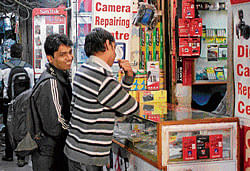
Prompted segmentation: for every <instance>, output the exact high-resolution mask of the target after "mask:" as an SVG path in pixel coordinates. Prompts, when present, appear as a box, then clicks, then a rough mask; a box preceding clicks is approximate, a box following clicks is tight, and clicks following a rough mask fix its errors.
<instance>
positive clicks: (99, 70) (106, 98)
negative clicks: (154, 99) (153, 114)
mask: <svg viewBox="0 0 250 171" xmlns="http://www.w3.org/2000/svg"><path fill="white" fill-rule="evenodd" d="M84 50H85V52H86V55H87V56H88V57H89V60H88V62H87V63H86V64H83V65H82V66H81V67H80V68H79V69H78V71H77V72H76V74H75V78H74V81H73V98H72V103H71V114H72V117H71V119H70V128H69V134H68V136H67V139H66V146H65V148H64V153H65V154H66V156H67V157H68V159H69V170H70V171H73V170H87V171H90V170H91V171H99V170H102V166H104V165H106V164H108V159H109V154H110V148H111V144H112V136H113V128H114V122H115V116H124V115H132V114H136V113H137V112H138V111H139V104H138V103H137V102H136V100H135V99H134V98H133V97H131V96H130V95H129V94H128V90H129V89H130V87H131V85H132V83H133V80H134V73H133V71H132V68H131V66H130V64H129V62H128V61H127V60H119V66H120V68H121V69H122V70H123V71H124V72H125V76H124V78H123V79H122V83H119V82H117V81H116V80H115V78H114V77H113V75H112V70H111V68H110V67H111V66H112V65H113V63H114V60H115V39H114V37H113V36H112V34H111V33H109V32H108V31H106V30H104V29H101V28H96V29H93V30H92V31H91V32H90V33H89V34H88V35H87V36H86V39H85V46H84Z"/></svg>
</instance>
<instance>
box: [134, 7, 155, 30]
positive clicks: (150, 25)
mask: <svg viewBox="0 0 250 171" xmlns="http://www.w3.org/2000/svg"><path fill="white" fill-rule="evenodd" d="M157 22H158V16H157V14H156V8H155V7H154V5H151V4H147V3H139V10H138V12H137V14H136V15H135V17H134V19H133V24H134V25H136V26H139V25H145V26H146V27H147V29H148V30H153V29H154V28H155V26H156V25H157Z"/></svg>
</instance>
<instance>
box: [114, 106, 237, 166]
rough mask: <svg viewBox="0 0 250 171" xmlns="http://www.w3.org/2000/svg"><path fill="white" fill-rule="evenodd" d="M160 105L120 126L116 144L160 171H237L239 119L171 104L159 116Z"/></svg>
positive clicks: (147, 108) (116, 127) (143, 110)
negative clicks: (183, 170)
mask: <svg viewBox="0 0 250 171" xmlns="http://www.w3.org/2000/svg"><path fill="white" fill-rule="evenodd" d="M145 105H151V107H149V106H146V107H145ZM157 105H159V104H157V103H154V104H152V103H149V104H141V107H140V109H141V110H140V114H139V115H138V116H131V117H128V118H127V119H126V120H124V121H120V122H117V123H116V124H115V132H114V143H115V144H117V145H118V146H119V147H120V148H122V149H125V150H126V151H127V152H128V153H131V154H133V155H135V156H137V157H138V158H141V159H142V160H143V161H144V162H145V163H149V164H150V165H152V166H154V167H156V168H157V169H158V170H176V169H177V170H178V169H184V168H192V170H193V169H194V170H199V169H201V168H203V167H204V165H206V167H205V169H203V170H208V169H215V170H216V169H217V170H222V169H225V168H230V169H229V170H237V167H238V166H239V165H238V164H239V163H238V162H239V159H238V156H237V154H238V152H239V151H238V148H237V147H238V144H239V139H238V135H239V132H238V119H237V118H226V117H222V116H219V117H215V115H213V114H210V113H207V112H203V111H199V110H194V109H190V108H185V107H181V106H175V105H170V104H165V108H166V111H160V112H159V113H158V114H156V113H157V112H156V109H157V108H159V106H158V107H157ZM160 105H163V104H162V103H161V104H160ZM153 112H155V113H154V114H152V113H153ZM156 118H158V119H156ZM117 148H118V147H117ZM114 151H117V150H114ZM129 164H131V165H133V163H129ZM129 167H133V166H129ZM138 167H140V166H137V168H138Z"/></svg>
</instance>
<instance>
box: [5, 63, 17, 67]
mask: <svg viewBox="0 0 250 171" xmlns="http://www.w3.org/2000/svg"><path fill="white" fill-rule="evenodd" d="M5 65H7V66H8V67H9V68H14V67H15V65H14V64H12V63H11V62H7V63H5Z"/></svg>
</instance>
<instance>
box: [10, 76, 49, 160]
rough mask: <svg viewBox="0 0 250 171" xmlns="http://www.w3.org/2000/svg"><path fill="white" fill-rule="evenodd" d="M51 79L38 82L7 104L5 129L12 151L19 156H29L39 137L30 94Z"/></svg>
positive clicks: (37, 123) (34, 148) (35, 147)
mask: <svg viewBox="0 0 250 171" xmlns="http://www.w3.org/2000/svg"><path fill="white" fill-rule="evenodd" d="M49 78H52V76H48V77H46V78H43V79H41V80H39V81H38V82H37V83H36V85H35V86H34V87H33V88H30V89H28V90H26V91H24V92H22V93H21V94H19V95H18V96H17V97H16V98H15V99H13V100H12V101H11V102H10V103H9V108H8V117H7V127H8V135H9V141H10V144H11V147H12V149H13V150H14V151H15V152H16V154H18V155H19V156H27V155H30V154H31V153H32V152H33V151H34V150H36V149H37V148H38V146H37V143H36V141H35V138H39V136H40V131H39V130H40V128H39V122H38V121H37V120H36V119H35V118H34V117H33V112H32V106H31V105H32V103H33V100H32V94H33V92H35V91H36V89H37V87H38V86H39V85H40V83H41V82H43V81H45V80H47V79H49Z"/></svg>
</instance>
